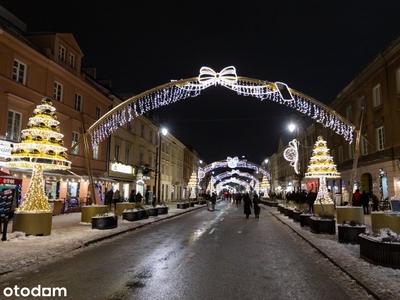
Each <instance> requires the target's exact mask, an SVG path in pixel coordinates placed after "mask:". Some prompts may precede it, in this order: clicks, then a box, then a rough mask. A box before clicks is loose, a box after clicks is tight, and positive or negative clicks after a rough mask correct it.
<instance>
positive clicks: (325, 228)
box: [310, 217, 336, 234]
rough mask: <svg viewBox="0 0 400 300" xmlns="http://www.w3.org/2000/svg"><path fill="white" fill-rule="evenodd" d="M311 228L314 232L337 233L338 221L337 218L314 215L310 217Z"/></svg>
mask: <svg viewBox="0 0 400 300" xmlns="http://www.w3.org/2000/svg"><path fill="white" fill-rule="evenodd" d="M310 229H311V232H313V233H327V234H335V233H336V221H335V220H325V219H316V218H314V217H311V218H310Z"/></svg>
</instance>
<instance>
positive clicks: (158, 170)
mask: <svg viewBox="0 0 400 300" xmlns="http://www.w3.org/2000/svg"><path fill="white" fill-rule="evenodd" d="M167 133H168V129H167V128H165V127H162V128H159V129H158V133H157V157H156V174H155V178H154V183H155V185H156V186H157V188H156V190H155V200H154V201H153V206H156V202H157V203H160V192H161V191H160V186H161V145H162V143H161V137H162V135H164V136H165V135H167Z"/></svg>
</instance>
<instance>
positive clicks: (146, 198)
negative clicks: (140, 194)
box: [144, 190, 150, 205]
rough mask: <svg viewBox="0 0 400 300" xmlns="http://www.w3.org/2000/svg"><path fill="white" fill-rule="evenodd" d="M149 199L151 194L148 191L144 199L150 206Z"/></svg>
mask: <svg viewBox="0 0 400 300" xmlns="http://www.w3.org/2000/svg"><path fill="white" fill-rule="evenodd" d="M149 197H150V193H149V191H148V190H146V193H145V194H144V199H145V200H146V205H148V204H150V203H149Z"/></svg>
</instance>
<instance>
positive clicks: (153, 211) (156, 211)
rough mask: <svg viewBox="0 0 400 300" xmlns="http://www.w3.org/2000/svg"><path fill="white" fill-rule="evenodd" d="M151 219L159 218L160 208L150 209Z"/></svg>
mask: <svg viewBox="0 0 400 300" xmlns="http://www.w3.org/2000/svg"><path fill="white" fill-rule="evenodd" d="M148 212H149V215H150V217H157V216H158V208H157V207H152V208H149V209H148Z"/></svg>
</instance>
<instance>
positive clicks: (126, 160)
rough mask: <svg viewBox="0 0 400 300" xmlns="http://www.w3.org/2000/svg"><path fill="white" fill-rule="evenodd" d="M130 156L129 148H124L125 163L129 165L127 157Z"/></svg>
mask: <svg viewBox="0 0 400 300" xmlns="http://www.w3.org/2000/svg"><path fill="white" fill-rule="evenodd" d="M130 156H131V149H129V148H126V149H125V164H126V165H129V157H130Z"/></svg>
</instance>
